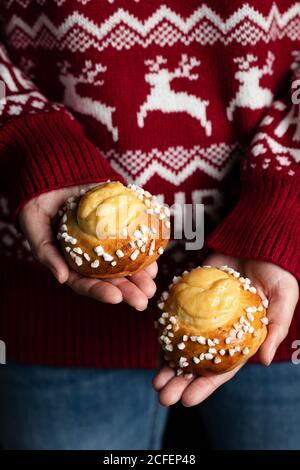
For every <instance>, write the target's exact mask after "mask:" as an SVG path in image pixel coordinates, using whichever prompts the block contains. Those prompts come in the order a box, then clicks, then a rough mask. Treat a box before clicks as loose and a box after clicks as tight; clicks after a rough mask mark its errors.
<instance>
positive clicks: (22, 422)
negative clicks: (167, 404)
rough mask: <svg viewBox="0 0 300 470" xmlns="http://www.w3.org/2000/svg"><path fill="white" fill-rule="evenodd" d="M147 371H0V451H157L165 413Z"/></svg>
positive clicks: (16, 367)
mask: <svg viewBox="0 0 300 470" xmlns="http://www.w3.org/2000/svg"><path fill="white" fill-rule="evenodd" d="M153 374H154V371H151V370H134V369H132V370H127V369H123V370H121V369H120V370H118V369H116V370H96V369H75V368H74V369H64V368H51V367H40V366H28V365H26V366H24V365H16V364H13V365H3V366H0V447H2V448H3V449H13V450H16V449H34V450H44V449H55V450H60V449H74V450H81V449H84V450H89V449H94V450H100V449H106V450H114V449H122V450H123V449H124V450H125V449H126V450H127V449H129V450H136V449H149V450H155V449H159V448H160V446H161V438H162V434H163V430H164V425H165V420H166V416H167V410H166V409H165V408H163V407H161V406H160V405H159V404H158V401H157V397H156V393H155V392H154V391H153V390H152V387H151V379H152V377H153Z"/></svg>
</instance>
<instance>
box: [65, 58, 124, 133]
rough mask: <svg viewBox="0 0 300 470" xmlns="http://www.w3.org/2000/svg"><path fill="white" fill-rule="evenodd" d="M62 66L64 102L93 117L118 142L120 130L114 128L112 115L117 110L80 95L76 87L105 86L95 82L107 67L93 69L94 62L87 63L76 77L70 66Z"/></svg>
mask: <svg viewBox="0 0 300 470" xmlns="http://www.w3.org/2000/svg"><path fill="white" fill-rule="evenodd" d="M59 65H60V76H59V80H60V82H61V83H62V84H63V85H64V87H65V92H64V97H63V102H64V104H65V105H66V106H69V107H70V108H71V109H72V110H73V111H76V112H78V113H81V114H86V115H89V116H92V117H93V118H95V119H96V120H97V121H99V122H100V123H101V124H103V125H104V126H105V127H106V129H107V130H108V131H109V132H110V133H111V134H112V138H113V140H114V141H115V142H116V141H117V140H118V137H119V133H118V128H117V127H115V126H113V122H112V114H113V112H114V111H115V109H116V108H114V107H112V106H108V105H107V104H105V103H101V101H100V100H95V99H92V98H89V97H84V96H81V95H79V94H78V92H77V90H76V85H77V84H78V83H90V84H93V85H103V83H104V81H103V80H95V78H96V76H97V75H98V74H99V73H100V72H105V71H106V67H105V66H103V65H102V64H100V63H97V64H95V66H94V67H93V65H92V62H91V61H89V60H87V61H85V64H84V68H83V69H82V72H81V73H80V74H79V75H78V76H75V75H73V74H72V73H70V70H69V69H70V64H69V63H68V62H66V61H64V62H63V63H62V64H59Z"/></svg>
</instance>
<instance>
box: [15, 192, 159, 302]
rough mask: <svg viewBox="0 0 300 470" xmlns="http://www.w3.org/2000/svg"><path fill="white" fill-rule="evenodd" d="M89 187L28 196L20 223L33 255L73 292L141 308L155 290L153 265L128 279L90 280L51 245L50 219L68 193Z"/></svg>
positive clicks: (53, 240) (54, 245)
mask: <svg viewBox="0 0 300 470" xmlns="http://www.w3.org/2000/svg"><path fill="white" fill-rule="evenodd" d="M87 187H90V185H89V186H72V187H68V188H63V189H57V190H53V191H49V192H47V193H44V194H41V195H39V196H37V197H35V198H33V199H31V200H30V201H29V202H28V203H27V204H26V205H25V206H24V207H23V209H22V210H21V212H20V216H19V222H20V226H21V228H22V230H23V232H24V235H25V237H26V238H27V240H28V242H29V244H30V247H31V250H32V253H33V255H34V257H35V258H36V259H37V260H38V261H39V262H40V263H42V264H43V265H45V266H46V267H47V268H48V269H50V271H51V272H52V273H53V275H54V276H55V278H56V279H57V280H58V282H60V283H61V284H64V283H66V284H67V285H68V286H69V287H71V289H73V290H74V291H75V292H76V293H77V294H80V295H86V296H88V297H92V298H94V299H96V300H99V301H101V302H105V303H109V304H118V303H120V302H122V301H124V302H126V303H127V304H128V305H131V306H132V307H134V308H135V309H136V310H140V311H141V310H145V309H146V308H147V305H148V299H149V298H151V297H152V296H153V295H154V293H155V291H156V285H155V282H154V281H153V279H154V278H155V276H156V274H157V264H156V263H153V264H151V265H150V266H148V267H147V268H146V269H143V270H141V271H140V272H138V273H136V274H134V275H133V276H131V277H130V280H129V279H128V278H124V277H122V278H116V279H105V280H101V279H92V278H87V277H83V276H81V275H80V274H78V273H76V272H75V271H73V270H71V269H69V267H68V265H67V264H66V262H65V260H64V258H63V256H62V255H61V254H60V252H59V250H58V249H57V247H56V244H55V234H54V233H53V229H52V222H53V219H54V218H55V216H56V214H57V212H58V210H59V208H60V207H61V206H62V205H63V203H64V202H65V201H66V199H68V197H70V196H78V195H79V194H80V190H81V189H86V188H87Z"/></svg>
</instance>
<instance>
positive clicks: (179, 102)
mask: <svg viewBox="0 0 300 470" xmlns="http://www.w3.org/2000/svg"><path fill="white" fill-rule="evenodd" d="M166 62H167V59H165V58H164V57H162V56H157V57H156V58H155V60H146V61H145V64H146V65H147V66H148V68H149V73H147V74H146V75H145V81H146V82H147V83H149V85H150V87H151V89H150V93H149V94H148V96H147V98H146V100H145V102H144V103H143V104H142V105H141V107H140V109H139V111H138V113H137V122H138V126H139V127H141V128H142V127H144V122H145V118H146V117H147V115H148V113H149V112H151V111H161V112H162V113H179V112H184V113H187V114H189V115H190V116H191V117H193V118H195V119H197V120H198V121H199V122H200V124H201V126H202V127H203V128H204V129H205V133H206V135H207V136H210V135H211V132H212V125H211V122H210V121H208V120H207V118H206V107H207V106H208V104H209V101H204V100H201V99H200V98H198V97H197V96H194V95H190V94H189V93H186V92H184V91H183V92H177V91H174V90H172V88H171V82H172V80H173V79H174V78H179V77H184V78H187V79H188V80H197V79H198V74H195V73H191V70H192V69H193V68H194V67H197V66H199V65H200V61H198V60H197V59H196V58H195V57H191V58H188V56H187V55H186V54H183V55H182V56H181V61H180V62H179V64H178V67H177V68H175V70H173V71H170V70H169V69H168V68H167V67H166V66H164V65H163V64H166Z"/></svg>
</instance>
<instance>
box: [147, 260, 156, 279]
mask: <svg viewBox="0 0 300 470" xmlns="http://www.w3.org/2000/svg"><path fill="white" fill-rule="evenodd" d="M144 271H146V272H147V273H148V274H149V276H150V277H151V279H155V277H156V275H157V272H158V266H157V262H156V261H155V262H154V263H151V264H150V265H149V266H147V267H146V268H145V269H144Z"/></svg>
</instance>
